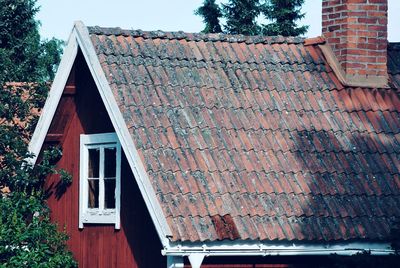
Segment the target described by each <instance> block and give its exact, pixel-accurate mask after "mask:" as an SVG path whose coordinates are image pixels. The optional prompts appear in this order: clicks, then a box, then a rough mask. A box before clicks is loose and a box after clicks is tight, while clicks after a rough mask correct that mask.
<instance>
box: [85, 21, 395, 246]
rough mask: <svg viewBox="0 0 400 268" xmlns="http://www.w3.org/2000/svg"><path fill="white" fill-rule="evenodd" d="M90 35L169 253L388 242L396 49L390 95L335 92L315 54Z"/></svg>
mask: <svg viewBox="0 0 400 268" xmlns="http://www.w3.org/2000/svg"><path fill="white" fill-rule="evenodd" d="M88 29H89V33H90V36H91V40H92V43H93V45H94V48H95V50H96V53H97V55H98V57H99V60H100V63H101V66H102V68H103V70H104V72H105V74H106V77H107V79H108V81H109V84H110V86H111V88H112V90H113V94H114V96H115V98H116V101H117V103H118V106H119V108H120V110H121V113H122V114H123V117H124V119H125V122H126V124H127V125H128V127H129V130H130V133H131V136H132V139H133V140H134V143H135V145H136V147H137V149H138V151H139V154H140V156H141V159H142V161H143V163H144V166H145V168H146V171H147V173H148V174H149V176H150V179H151V182H152V185H153V187H154V190H155V192H156V194H157V198H158V201H159V202H160V204H161V206H162V209H163V212H164V215H165V217H166V218H167V221H168V223H169V227H170V228H171V230H172V232H173V237H172V240H173V241H216V240H224V239H229V240H247V239H250V240H262V241H266V240H269V241H271V240H275V241H276V240H280V241H281V240H282V241H283V240H285V241H287V240H290V241H291V240H301V241H320V240H325V241H340V240H355V239H368V240H384V239H387V238H388V236H389V234H390V229H391V227H392V225H393V220H394V219H396V218H398V217H399V216H400V159H399V154H400V98H399V91H398V89H399V88H400V50H399V46H398V45H391V46H390V50H389V63H388V66H389V69H390V77H391V80H392V84H393V87H396V88H391V89H370V88H368V89H367V88H344V87H343V85H342V84H341V83H340V82H339V80H338V79H337V78H336V76H335V74H334V73H333V71H332V69H331V68H330V67H329V66H328V64H327V63H326V61H325V59H324V56H323V54H322V52H321V50H320V49H319V47H318V44H319V42H309V41H307V40H306V41H304V40H303V39H301V38H283V37H244V36H230V35H223V34H209V35H204V34H189V33H182V32H178V33H166V32H160V31H157V32H143V31H129V30H121V29H119V28H99V27H89V28H88Z"/></svg>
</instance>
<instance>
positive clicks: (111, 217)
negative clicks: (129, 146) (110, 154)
mask: <svg viewBox="0 0 400 268" xmlns="http://www.w3.org/2000/svg"><path fill="white" fill-rule="evenodd" d="M80 146H81V148H80V152H81V154H80V155H81V158H80V174H79V180H80V182H79V185H80V189H79V208H80V210H79V228H83V227H84V224H85V223H98V224H110V223H112V224H114V225H115V229H119V228H120V215H119V213H120V203H121V201H120V200H121V145H120V143H119V141H118V137H117V135H116V134H115V133H101V134H90V135H85V134H82V135H80ZM105 148H116V161H115V162H116V167H115V168H116V173H115V188H116V189H115V192H114V194H115V209H105V208H104V202H105V198H104V197H105V189H104V179H105V176H104V166H105V157H104V149H105ZM89 149H98V150H99V154H100V159H99V161H100V163H99V178H98V180H99V196H98V199H99V208H89V207H88V192H89V184H88V173H89V170H88V169H89V153H88V150H89Z"/></svg>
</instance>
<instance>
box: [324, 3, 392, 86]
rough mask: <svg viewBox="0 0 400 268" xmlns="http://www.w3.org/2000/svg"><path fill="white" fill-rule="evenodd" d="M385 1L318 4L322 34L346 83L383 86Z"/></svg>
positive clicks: (385, 48) (385, 42)
mask: <svg viewBox="0 0 400 268" xmlns="http://www.w3.org/2000/svg"><path fill="white" fill-rule="evenodd" d="M387 2H388V1H387V0H323V2H322V33H323V35H324V37H325V39H326V42H327V44H328V45H330V46H331V48H332V50H333V52H334V53H335V55H336V57H337V59H338V61H339V63H340V65H341V67H342V69H343V70H344V73H345V76H346V79H348V80H349V81H353V82H354V81H355V82H357V81H360V80H362V82H363V84H365V83H366V81H368V80H370V81H375V82H376V81H380V82H382V83H383V84H387V79H388V75H387V67H386V63H387V8H388V4H387ZM380 82H378V84H379V83H380Z"/></svg>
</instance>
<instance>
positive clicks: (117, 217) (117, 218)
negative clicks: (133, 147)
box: [115, 141, 122, 230]
mask: <svg viewBox="0 0 400 268" xmlns="http://www.w3.org/2000/svg"><path fill="white" fill-rule="evenodd" d="M121 155H122V152H121V143H120V142H119V141H118V143H117V171H116V179H117V182H118V183H117V182H116V187H115V229H117V230H119V229H120V228H121V217H120V213H121ZM117 196H118V198H117Z"/></svg>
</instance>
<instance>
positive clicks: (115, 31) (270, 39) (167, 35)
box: [88, 26, 305, 44]
mask: <svg viewBox="0 0 400 268" xmlns="http://www.w3.org/2000/svg"><path fill="white" fill-rule="evenodd" d="M88 30H89V33H90V34H95V35H122V36H132V37H142V38H144V39H156V38H159V39H168V40H173V39H176V40H181V39H185V40H186V41H210V42H217V41H223V42H229V43H246V44H259V43H262V44H284V43H285V44H302V43H304V40H305V38H303V37H292V36H290V37H284V36H280V35H279V36H261V35H254V36H246V35H242V34H238V35H231V34H224V33H210V34H204V33H187V32H183V31H175V32H165V31H161V30H157V31H142V30H125V29H121V28H119V27H114V28H113V27H110V28H108V27H100V26H88Z"/></svg>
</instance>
